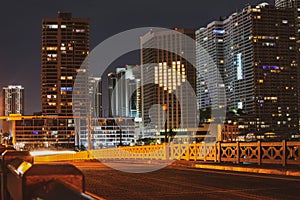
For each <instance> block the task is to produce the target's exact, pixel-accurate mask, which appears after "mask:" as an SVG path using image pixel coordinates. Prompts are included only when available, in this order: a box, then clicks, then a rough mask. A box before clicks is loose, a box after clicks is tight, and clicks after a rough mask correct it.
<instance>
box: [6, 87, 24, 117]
mask: <svg viewBox="0 0 300 200" xmlns="http://www.w3.org/2000/svg"><path fill="white" fill-rule="evenodd" d="M3 107H4V108H3V112H4V113H3V115H5V116H9V115H10V114H24V87H22V86H21V85H9V86H8V87H4V88H3Z"/></svg>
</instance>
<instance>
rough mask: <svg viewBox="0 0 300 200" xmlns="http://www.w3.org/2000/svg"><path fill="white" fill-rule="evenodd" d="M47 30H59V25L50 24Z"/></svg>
mask: <svg viewBox="0 0 300 200" xmlns="http://www.w3.org/2000/svg"><path fill="white" fill-rule="evenodd" d="M47 28H50V29H57V28H58V25H57V24H48V25H47Z"/></svg>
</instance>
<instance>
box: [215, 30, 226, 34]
mask: <svg viewBox="0 0 300 200" xmlns="http://www.w3.org/2000/svg"><path fill="white" fill-rule="evenodd" d="M213 33H214V34H225V30H213Z"/></svg>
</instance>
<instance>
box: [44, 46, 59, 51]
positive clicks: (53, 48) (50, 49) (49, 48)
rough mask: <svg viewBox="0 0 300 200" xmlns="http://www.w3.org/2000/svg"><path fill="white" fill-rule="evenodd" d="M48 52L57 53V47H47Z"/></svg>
mask: <svg viewBox="0 0 300 200" xmlns="http://www.w3.org/2000/svg"><path fill="white" fill-rule="evenodd" d="M46 50H47V51H56V50H57V47H46Z"/></svg>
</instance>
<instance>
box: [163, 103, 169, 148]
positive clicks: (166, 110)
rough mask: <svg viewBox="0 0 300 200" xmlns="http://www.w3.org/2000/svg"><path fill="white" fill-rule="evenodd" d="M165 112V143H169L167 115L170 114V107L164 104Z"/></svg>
mask: <svg viewBox="0 0 300 200" xmlns="http://www.w3.org/2000/svg"><path fill="white" fill-rule="evenodd" d="M163 110H164V111H165V112H166V120H165V141H164V142H165V143H168V133H167V130H168V129H167V128H168V127H167V126H168V116H167V113H168V105H167V104H164V105H163Z"/></svg>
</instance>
